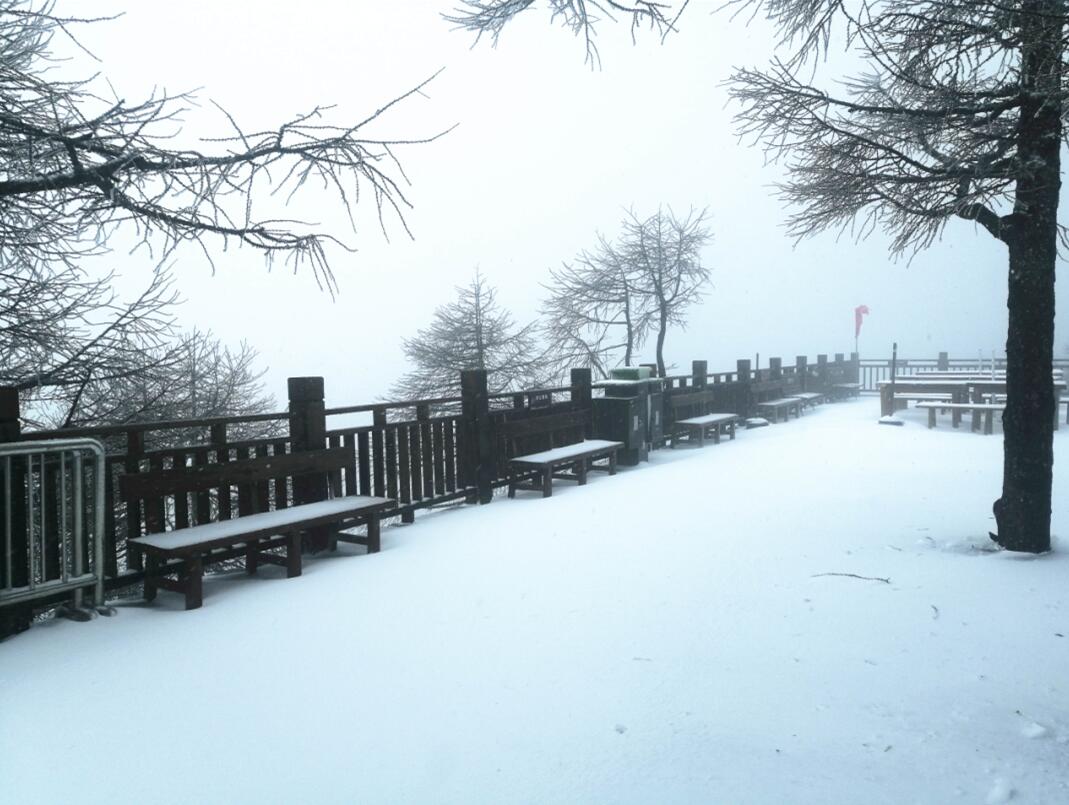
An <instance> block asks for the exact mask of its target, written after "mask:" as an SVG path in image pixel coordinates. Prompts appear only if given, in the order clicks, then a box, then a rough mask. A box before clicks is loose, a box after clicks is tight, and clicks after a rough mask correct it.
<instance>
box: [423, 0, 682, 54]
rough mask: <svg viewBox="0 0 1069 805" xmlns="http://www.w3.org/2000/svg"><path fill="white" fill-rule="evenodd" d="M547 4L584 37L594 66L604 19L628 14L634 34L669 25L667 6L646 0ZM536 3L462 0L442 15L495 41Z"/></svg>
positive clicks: (552, 1) (556, 16)
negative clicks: (644, 28)
mask: <svg viewBox="0 0 1069 805" xmlns="http://www.w3.org/2000/svg"><path fill="white" fill-rule="evenodd" d="M546 5H547V6H548V8H549V12H550V18H551V20H552V21H553V22H559V23H560V24H562V25H563V26H564V27H565V28H567V29H568V30H570V31H572V33H574V34H575V35H576V36H578V37H580V38H581V39H582V40H583V42H584V44H585V46H586V57H587V61H588V62H589V63H590V64H591V66H596V65H599V64H600V63H601V59H600V56H599V55H598V47H597V44H596V42H595V39H594V35H595V29H596V25H597V23H598V22H599V21H600V20H601V19H609V20H615V19H616V16H617V15H619V16H624V17H627V18H629V19H630V21H631V36H632V38H634V37H635V35H636V34H637V32H638V29H639V28H640V27H642V26H648V27H650V28H651V29H653V30H656V31H661V32H666V31H667V30H668V29H669V28H670V23H669V21H668V19H667V18H666V17H665V14H664V12H665V9H666V8H667V6H666V5H665V4H663V3H657V2H647V0H632V2H617V1H616V0H546ZM534 7H536V2H535V0H462V2H461V4H460V6H459V7H458V8H457V9H456V10H455V11H454V12H453V13H452V14H445V15H443V16H444V17H445V19H446V20H447V21H448V22H451V23H453V24H454V25H455V26H456V27H458V28H461V29H463V30H466V31H470V32H472V33H474V34H475V41H476V42H478V41H479V40H480V39H481V38H482V37H483V36H489V37H490V40H491V41H492V42H493V44H495V45H496V44H497V41H498V38H499V37H500V36H501V32H502V31H503V30H504V28H505V26H506V25H508V23H509V22H511V21H512V20H513V19H515V18H516V17H517V16H518V15H519V14H521V13H523V12H524V11H527V10H528V9H530V8H534Z"/></svg>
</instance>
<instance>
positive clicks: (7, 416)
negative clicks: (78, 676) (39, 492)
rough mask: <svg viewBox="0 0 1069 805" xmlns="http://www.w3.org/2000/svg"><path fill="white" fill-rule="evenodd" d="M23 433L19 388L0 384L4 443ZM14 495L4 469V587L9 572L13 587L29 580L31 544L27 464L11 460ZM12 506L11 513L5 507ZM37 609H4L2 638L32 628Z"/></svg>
mask: <svg viewBox="0 0 1069 805" xmlns="http://www.w3.org/2000/svg"><path fill="white" fill-rule="evenodd" d="M21 436H22V425H21V421H20V411H19V392H18V389H16V388H12V387H9V386H0V444H2V443H4V442H17V441H18V440H19V439H20V438H21ZM7 467H8V468H10V471H11V479H10V484H11V487H10V488H11V497H10V498H7V497H5V495H4V489H3V487H4V486H6V481H7V479H5V478H4V477H3V475H4V473H3V472H0V482H5V483H0V587H3V586H6V585H7V579H8V575H9V574H10V577H11V586H12V587H24V586H25V585H26V584H27V582H28V578H27V565H28V557H27V552H28V551H29V545H28V544H27V540H26V536H27V535H26V473H25V469H24V467H25V464H24V463H23V462H21V461H15V460H14V459H12V460H10V464H8V465H7ZM7 506H10V507H11V509H10V512H9V511H8V510H7V509H6V508H5V507H7ZM8 517H10V518H11V560H12V561H11V567H10V568H9V567H7V564H6V563H7V557H6V556H5V554H6V551H5V549H4V544H3V539H4V536H3V530H4V524H5V523H6V522H7V518H8ZM32 620H33V608H32V607H31V606H29V605H28V604H16V605H13V606H9V607H4V608H3V609H0V640H3V639H4V638H5V637H9V636H10V635H13V634H18V633H19V632H25V631H26V630H27V629H29V628H30V622H31V621H32Z"/></svg>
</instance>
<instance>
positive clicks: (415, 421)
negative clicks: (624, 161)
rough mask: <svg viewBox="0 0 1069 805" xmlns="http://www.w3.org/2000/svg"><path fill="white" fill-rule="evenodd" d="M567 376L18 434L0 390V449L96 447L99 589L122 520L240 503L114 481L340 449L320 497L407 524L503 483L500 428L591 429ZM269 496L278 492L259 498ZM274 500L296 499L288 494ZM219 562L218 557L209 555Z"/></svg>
mask: <svg viewBox="0 0 1069 805" xmlns="http://www.w3.org/2000/svg"><path fill="white" fill-rule="evenodd" d="M856 374H857V364H856V362H854V361H853V360H852V359H848V358H846V357H844V356H843V355H836V356H835V358H834V359H833V360H828V358H827V356H824V355H821V356H818V358H817V361H816V362H815V363H809V362H808V361H807V359H806V358H804V357H800V358H798V359H797V361H796V363H795V364H794V365H788V366H782V365H781V362H780V361H778V360H777V359H772V360H771V361H770V364H769V366H768V367H766V368H763V369H761V370H759V371H755V370H752V369H751V368H750V362H749V361H748V360H740V361H738V362H737V366H736V367H735V369H734V371H728V372H718V373H713V374H710V373H708V372H707V371H706V364H705V362H704V361H694V362H693V364H692V370H691V373H690V374H677V375H672V376H671V377H666V378H662V379H661V380H660V384H659V386H660V390H661V391H662V392H663V393H664V394H665V395H672V394H685V393H688V391H689V390H691V389H697V388H701V389H704V390H713V391H714V392H715V393H716V394H717V395H720V396H719V397H718V402H717V405H718V406H722V408H723V410H725V411H735V412H738V413H747V411H748V410H749V409H750V408H751V407H752V405H753V403H754V401H755V400H756V399H759V398H760V396H761V394H762V392H763V390H764V389H766V388H772V387H775V386H776V384H777V383H781V382H782V381H783V380H784V379H794V378H803V377H804V378H805V382H806V383H808V384H810V385H811V386H818V385H820V384H828V383H831V382H841V381H843V380H849V379H851V378H854V377H856ZM570 380H571V382H570V383H569V385H566V386H556V387H550V388H540V389H525V390H522V391H509V392H498V393H489V392H488V391H487V377H486V373H485V372H480V371H471V372H463V373H462V383H461V393H460V395H459V396H447V397H437V398H429V399H422V400H401V401H390V402H375V403H367V404H359V405H347V406H339V407H332V408H327V407H326V406H325V403H324V394H323V381H322V379H321V378H291V379H290V381H289V405H288V408H287V410H286V411H278V412H270V413H261V414H254V415H244V416H242V415H236V416H222V417H207V418H201V419H189V420H174V421H156V422H138V423H127V424H122V425H109V426H100V427H87V428H67V429H62V430H52V431H31V432H26V433H21V430H20V428H19V427H18V422H19V418H18V406H17V395H14V392H12V391H11V390H10V389H0V441H2V442H10V441H19V440H22V441H32V440H47V439H53V438H57V437H83V436H85V437H92V438H95V439H97V440H99V441H100V442H101V443H102V444H103V445H104V446H105V448H106V452H107V455H106V458H105V472H104V498H105V506H104V529H103V542H104V562H103V563H104V571H105V576H106V579H107V581H106V584H107V587H108V588H109V589H115V588H120V587H124V586H129V585H131V584H134V583H136V582H138V581H140V580H141V578H142V572H141V567H140V565H139V560H138V558H136V557H135V556H134V555H132V554H130V553H128V552H127V550H126V540H127V534H128V531H129V529H128V528H127V524H128V523H132V522H134V521H137V522H141V523H144V521H145V515H146V512H145V508H146V507H156V508H154V509H153V510H152V511H153V514H154V515H158V516H160V517H161V519H162V520H163V521H166V522H170V523H176V522H180V523H188V522H190V521H191V520H192V521H195V522H204V521H205V520H206V519H229V518H230V517H232V516H237V513H238V512H239V511H243V510H245V509H243V508H242V506H241V502H242V501H241V500H240V498H239V495H241V494H248V490H247V489H246V490H241V489H239V487H238V486H237V485H224V486H221V487H219V488H218V489H213V490H211V491H210V492H198V493H196V494H195V495H193V496H191V497H190V498H189V499H188V500H170V501H164V500H163V499H161V500H160V501H144V502H142V501H125V500H123V499H122V498H121V496H120V494H119V483H118V478H119V476H120V475H122V474H124V473H135V472H145V471H159V470H166V469H174V468H179V467H190V466H201V465H207V464H225V463H228V462H231V461H237V460H240V459H244V458H254V457H266V456H273V455H283V454H286V453H293V452H300V451H305V450H316V449H323V448H324V447H339V448H345V449H346V450H347V451H348V453H349V460H348V462H347V463H346V465H345V466H344V467H343V468H342V469H341V470H338V471H335V472H333V473H332V474H331V475H330V477H329V478H328V484H327V490H328V493H329V494H330V495H332V496H340V495H352V494H360V495H375V496H379V497H388V498H391V499H393V500H396V501H397V508H396V510H394V511H393V512H392V513H393V514H394V515H395V516H399V517H401V518H402V519H403V520H405V521H408V522H411V521H412V519H413V518H414V516H415V512H416V511H417V510H419V509H423V508H427V507H431V506H435V505H440V504H443V503H449V502H454V501H458V500H466V501H469V502H475V501H481V502H488V501H489V500H490V499H492V497H493V493H494V490H495V489H496V488H498V487H501V486H503V485H505V484H507V483H508V479H509V474H508V470H507V466H508V462H507V461H506V460H505V457H504V455H503V453H502V452H501V449H500V445H499V440H498V439H497V433H498V430H499V428H500V426H501V425H502V424H503V423H506V422H515V421H517V420H519V419H524V418H529V417H539V416H548V415H553V414H557V413H561V412H564V411H576V410H579V411H583V412H585V413H586V416H587V422H588V425H590V424H592V418H591V410H592V398H593V397H594V396H597V395H599V394H602V393H603V388H604V386H605V385H606V384H605V383H597V384H595V383H592V382H591V378H590V371H589V370H587V369H577V370H573V372H572V375H571V378H570ZM12 400H13V403H12ZM588 430H589V428H588ZM588 435H593V434H588ZM265 491H268V490H265ZM272 494H273V495H277V494H280V492H279V490H270V494H269V495H267V496H268V497H270V495H272ZM284 494H287V495H289V494H293V495H294V497H295V499H296V497H297V496H299V495H298V492H297V491H296V490H285V491H284ZM303 502H308V501H303ZM176 507H177V508H176ZM231 553H233V552H231ZM233 555H235V556H236V555H237V554H233ZM227 558H229V554H226V552H221V553H220V555H219V556H218V559H219V560H225V559H227Z"/></svg>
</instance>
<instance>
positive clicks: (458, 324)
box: [390, 271, 544, 400]
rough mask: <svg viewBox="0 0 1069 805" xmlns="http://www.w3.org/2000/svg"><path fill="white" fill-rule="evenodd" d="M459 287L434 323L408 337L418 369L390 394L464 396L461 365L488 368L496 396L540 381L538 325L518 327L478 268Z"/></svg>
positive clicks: (399, 397) (437, 312)
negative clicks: (465, 283) (461, 391)
mask: <svg viewBox="0 0 1069 805" xmlns="http://www.w3.org/2000/svg"><path fill="white" fill-rule="evenodd" d="M456 291H457V296H456V299H455V300H453V301H452V302H449V303H448V304H445V305H442V306H441V307H439V308H438V309H437V310H435V311H434V318H433V320H432V321H431V324H430V326H428V327H427V328H426V329H424V330H420V331H419V333H417V334H416V336H415V337H413V338H410V339H405V342H404V351H405V355H406V356H407V358H408V360H409V361H410V362H411V363H412V364H414V365H415V367H416V368H415V369H413V370H412V371H411V372H408V373H407V374H405V375H404V376H403V377H402V378H401V379H400V380H398V381H397V383H396V384H394V386H393V388H392V390H391V392H390V394H391V397H392V398H393V399H396V400H426V399H434V398H438V397H457V396H460V372H461V370H462V369H485V370H486V372H487V384H488V388H489V391H490V393H492V394H494V393H500V392H506V391H518V390H520V389H524V388H532V387H536V386H538V385H540V384H541V383H542V381H543V379H544V377H543V368H542V367H543V354H542V350H541V348H540V347H539V345H538V341H537V338H536V328H535V325H534V324H528V325H526V326H524V327H517V326H516V324H515V322H514V321H513V319H512V316H511V314H509V312H508V311H507V310H504V309H503V308H502V307H501V306H500V305H499V304H498V302H497V291H496V290H495V289H494V288H493V287H492V286H491V285H490V284H489V283H488V282H487V281H486V279H485V278H484V277H483V275H482V274H481V273H480V272H479V271H476V272H475V276H474V277H472V280H471V282H469V283H468V284H467V285H463V286H458V287H457V289H456Z"/></svg>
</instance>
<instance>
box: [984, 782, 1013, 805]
mask: <svg viewBox="0 0 1069 805" xmlns="http://www.w3.org/2000/svg"><path fill="white" fill-rule="evenodd" d="M1016 794H1017V792H1016V791H1015V790H1014V788H1013V786H1012V785H1010V784H1009V783H1008V782H1007V781H1006V780H1004V779H1003V778H1001V777H998V778H996V779H995V783H994V785H992V786H991V790H990V791H988V792H987V799H985V800H984V802H985V803H986V805H1002V803H1004V802H1009V801H1010V800H1011V799H1013V798H1014V796H1015V795H1016Z"/></svg>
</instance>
